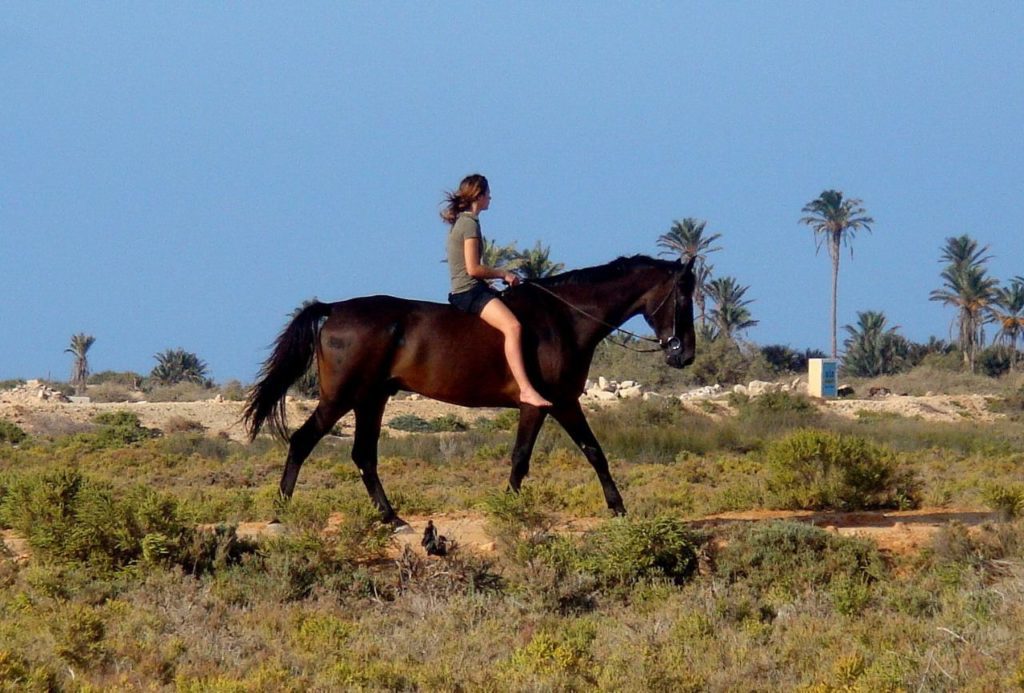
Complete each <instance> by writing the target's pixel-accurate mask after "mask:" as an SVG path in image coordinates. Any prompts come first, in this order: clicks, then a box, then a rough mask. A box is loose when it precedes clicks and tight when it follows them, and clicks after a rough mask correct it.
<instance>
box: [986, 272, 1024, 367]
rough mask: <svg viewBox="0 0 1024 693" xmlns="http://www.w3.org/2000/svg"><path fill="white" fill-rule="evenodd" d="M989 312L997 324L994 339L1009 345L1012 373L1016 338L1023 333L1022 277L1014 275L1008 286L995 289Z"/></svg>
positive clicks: (1015, 361) (1014, 363) (1023, 300)
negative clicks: (997, 327)
mask: <svg viewBox="0 0 1024 693" xmlns="http://www.w3.org/2000/svg"><path fill="white" fill-rule="evenodd" d="M989 313H990V314H991V316H992V319H993V320H994V321H995V322H996V323H997V324H998V325H999V332H998V333H997V334H996V340H998V341H1001V342H1003V343H1004V344H1006V345H1007V346H1008V347H1009V350H1010V372H1011V373H1012V372H1013V371H1014V366H1015V365H1016V363H1017V340H1018V339H1020V337H1021V335H1024V277H1014V278H1013V279H1011V280H1010V285H1009V286H1007V287H999V288H996V289H995V291H994V292H993V294H992V305H990V306H989Z"/></svg>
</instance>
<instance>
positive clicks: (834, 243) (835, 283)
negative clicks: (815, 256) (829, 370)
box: [828, 232, 840, 358]
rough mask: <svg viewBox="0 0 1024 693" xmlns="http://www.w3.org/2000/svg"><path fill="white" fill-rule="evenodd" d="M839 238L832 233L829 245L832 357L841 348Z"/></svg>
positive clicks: (837, 353)
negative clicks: (838, 344) (838, 343)
mask: <svg viewBox="0 0 1024 693" xmlns="http://www.w3.org/2000/svg"><path fill="white" fill-rule="evenodd" d="M839 240H840V235H839V233H838V232H833V233H832V238H831V239H830V241H831V243H830V245H829V248H828V250H829V255H831V256H832V358H838V355H839V349H838V348H837V347H836V297H837V296H838V293H839V250H840V247H839Z"/></svg>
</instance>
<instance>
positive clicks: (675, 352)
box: [662, 336, 694, 368]
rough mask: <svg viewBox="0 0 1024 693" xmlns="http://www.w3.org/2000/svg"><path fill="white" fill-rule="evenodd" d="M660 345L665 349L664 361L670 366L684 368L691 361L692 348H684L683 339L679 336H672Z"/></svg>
mask: <svg viewBox="0 0 1024 693" xmlns="http://www.w3.org/2000/svg"><path fill="white" fill-rule="evenodd" d="M662 347H663V348H664V349H665V363H667V364H668V365H669V366H671V367H672V368H686V367H687V366H689V365H690V364H691V363H693V356H694V353H693V349H692V348H691V349H684V348H683V340H681V339H679V337H676V336H672V338H671V339H669V340H668V341H666V342H664V343H663V345H662Z"/></svg>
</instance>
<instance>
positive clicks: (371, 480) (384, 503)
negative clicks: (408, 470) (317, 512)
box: [352, 394, 407, 529]
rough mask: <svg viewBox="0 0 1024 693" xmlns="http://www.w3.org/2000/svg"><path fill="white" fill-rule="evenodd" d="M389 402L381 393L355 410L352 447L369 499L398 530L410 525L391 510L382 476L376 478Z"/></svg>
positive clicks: (383, 517)
mask: <svg viewBox="0 0 1024 693" xmlns="http://www.w3.org/2000/svg"><path fill="white" fill-rule="evenodd" d="M387 402H388V396H387V394H380V395H376V396H374V397H371V398H368V399H367V400H365V401H364V402H361V403H360V404H359V406H357V407H356V435H355V441H354V442H353V444H352V461H353V462H355V463H356V466H357V467H359V473H360V474H361V475H362V477H363V485H364V486H366V492H367V493H369V494H370V500H372V501H373V504H374V505H375V506H376V507H377V510H378V511H379V512H380V517H381V520H382V521H383V522H386V523H390V524H391V525H393V526H394V527H395V528H396V529H398V528H400V527H405V526H407V523H406V521H405V520H403V519H402V518H400V517H399V516H398V515H397V514H396V513H395V510H394V508H392V507H391V502H390V501H388V497H387V495H386V494H385V493H384V486H383V485H382V484H381V483H380V477H379V476H377V441H378V440H379V439H380V428H381V421H382V419H383V417H384V407H385V405H386V404H387Z"/></svg>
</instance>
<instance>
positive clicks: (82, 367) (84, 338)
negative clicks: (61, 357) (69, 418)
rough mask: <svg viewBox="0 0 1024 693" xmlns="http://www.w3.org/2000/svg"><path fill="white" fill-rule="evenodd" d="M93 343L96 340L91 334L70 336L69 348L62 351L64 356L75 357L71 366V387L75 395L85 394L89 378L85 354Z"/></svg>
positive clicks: (82, 333)
mask: <svg viewBox="0 0 1024 693" xmlns="http://www.w3.org/2000/svg"><path fill="white" fill-rule="evenodd" d="M95 341H96V338H95V337H93V336H92V335H91V334H85V333H84V332H79V333H78V334H76V335H72V336H71V346H69V347H68V348H67V349H65V350H64V353H65V354H71V355H72V356H74V357H75V360H74V362H73V363H72V365H71V385H72V386H74V388H75V394H76V395H80V394H82V393H83V392H85V384H86V380H88V378H89V359H88V356H87V355H86V354H87V353H88V352H89V348H90V347H91V346H92V345H93V343H94V342H95Z"/></svg>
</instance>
